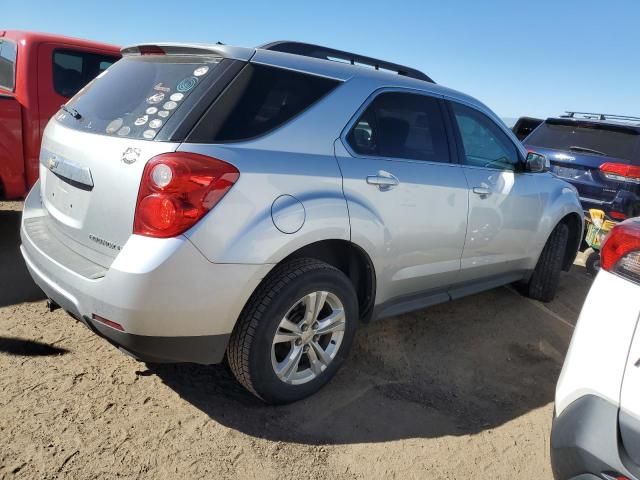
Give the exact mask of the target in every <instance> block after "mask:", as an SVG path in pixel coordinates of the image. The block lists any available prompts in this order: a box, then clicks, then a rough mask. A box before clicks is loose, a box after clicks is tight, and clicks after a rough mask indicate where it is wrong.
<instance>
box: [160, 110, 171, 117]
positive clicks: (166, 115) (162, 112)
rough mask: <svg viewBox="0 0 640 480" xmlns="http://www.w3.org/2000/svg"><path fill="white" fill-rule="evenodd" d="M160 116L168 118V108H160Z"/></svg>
mask: <svg viewBox="0 0 640 480" xmlns="http://www.w3.org/2000/svg"><path fill="white" fill-rule="evenodd" d="M158 116H159V117H162V118H167V117H168V116H169V112H167V111H166V110H160V111H159V112H158Z"/></svg>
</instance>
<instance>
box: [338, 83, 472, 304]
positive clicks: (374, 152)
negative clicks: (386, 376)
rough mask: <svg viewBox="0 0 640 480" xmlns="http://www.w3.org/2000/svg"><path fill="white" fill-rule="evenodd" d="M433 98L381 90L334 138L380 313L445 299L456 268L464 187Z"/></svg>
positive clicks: (354, 230)
mask: <svg viewBox="0 0 640 480" xmlns="http://www.w3.org/2000/svg"><path fill="white" fill-rule="evenodd" d="M441 103H442V101H441V99H439V98H435V97H431V96H427V95H422V94H418V93H408V92H403V91H397V90H392V91H384V92H382V93H379V94H378V95H377V96H376V97H375V98H374V99H370V101H369V102H367V103H366V104H365V106H363V107H362V109H361V112H360V113H358V114H357V115H356V116H355V119H354V120H353V121H352V123H351V124H350V126H349V127H347V129H346V131H345V134H344V135H343V137H342V138H341V139H338V140H337V141H336V142H335V153H336V157H337V160H338V163H339V165H340V169H341V171H342V175H343V189H344V194H345V197H346V199H347V204H348V207H349V216H350V222H351V235H352V240H353V241H354V242H355V243H356V244H359V245H361V246H363V248H365V249H366V250H367V251H369V253H370V255H371V258H372V260H373V263H374V267H375V269H376V276H377V283H378V285H377V294H376V303H377V304H378V305H380V304H386V305H384V306H382V307H381V308H382V310H381V311H380V312H379V315H381V316H388V315H392V314H396V313H400V311H402V310H403V309H405V310H406V309H408V308H404V307H403V305H405V306H406V305H409V304H410V302H414V303H413V304H412V308H415V307H416V306H426V305H428V304H429V303H436V302H438V301H445V300H448V295H447V293H446V288H447V287H448V285H450V284H451V283H452V282H454V281H455V280H456V278H457V276H458V273H459V270H460V255H461V253H462V248H463V245H464V238H465V231H466V226H467V225H466V224H467V208H468V207H467V203H468V186H467V182H466V179H465V176H464V173H463V172H462V169H461V168H460V166H459V165H456V164H454V163H450V152H449V142H448V137H447V132H446V129H445V126H444V121H445V118H444V115H443V111H442V105H441ZM425 294H427V295H425ZM415 302H425V303H424V304H422V303H420V304H418V303H415Z"/></svg>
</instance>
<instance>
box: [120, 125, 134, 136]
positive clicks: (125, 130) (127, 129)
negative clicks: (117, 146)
mask: <svg viewBox="0 0 640 480" xmlns="http://www.w3.org/2000/svg"><path fill="white" fill-rule="evenodd" d="M129 133H131V127H127V126H124V127H122V128H121V129H120V130H118V135H120V136H121V137H125V136H127V135H129Z"/></svg>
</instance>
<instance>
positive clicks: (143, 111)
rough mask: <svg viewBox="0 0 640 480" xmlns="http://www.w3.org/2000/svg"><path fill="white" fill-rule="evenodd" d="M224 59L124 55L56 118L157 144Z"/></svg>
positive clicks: (81, 91)
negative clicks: (165, 128)
mask: <svg viewBox="0 0 640 480" xmlns="http://www.w3.org/2000/svg"><path fill="white" fill-rule="evenodd" d="M220 60H221V58H220V57H213V56H211V57H208V56H200V55H198V56H193V55H167V56H159V55H149V56H135V57H124V58H123V59H122V60H120V61H118V62H116V63H115V64H113V65H112V66H111V67H109V68H108V69H107V70H105V71H104V72H102V73H101V74H100V75H98V77H96V79H95V80H93V81H92V82H91V83H89V84H88V85H87V86H86V87H84V88H83V89H82V90H80V91H79V92H78V94H77V95H76V96H74V97H73V98H72V99H71V100H70V101H69V102H68V103H67V104H66V107H68V108H67V109H61V110H60V111H59V112H58V113H57V114H56V117H55V118H56V119H57V120H58V121H59V122H60V123H62V124H64V125H66V126H68V127H71V128H74V129H77V130H82V131H88V132H92V133H99V134H103V135H109V136H116V137H125V138H140V139H146V140H153V139H154V138H155V137H156V135H157V134H158V132H159V131H160V130H162V127H163V126H164V125H165V124H166V122H167V120H168V119H169V118H170V117H171V116H173V115H175V114H176V112H178V111H179V110H180V107H181V105H182V104H183V103H184V101H185V99H186V98H187V97H188V96H189V95H192V94H193V92H195V91H197V90H198V88H199V86H200V84H201V83H202V82H203V80H204V79H205V78H206V79H208V78H210V77H211V76H213V75H215V74H216V67H217V66H218V64H219V62H220ZM76 112H77V113H76Z"/></svg>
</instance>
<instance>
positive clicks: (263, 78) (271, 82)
mask: <svg viewBox="0 0 640 480" xmlns="http://www.w3.org/2000/svg"><path fill="white" fill-rule="evenodd" d="M339 84H340V82H339V81H338V80H333V79H330V78H325V77H319V76H316V75H309V74H306V73H300V72H294V71H293V70H286V69H284V68H278V67H269V66H265V65H257V64H251V63H250V64H248V65H247V66H246V67H245V68H244V69H243V70H242V71H241V73H240V74H239V75H238V76H237V77H236V78H235V79H234V80H233V81H232V82H231V84H230V85H229V86H228V87H227V89H226V90H225V91H224V92H223V93H222V94H221V95H220V96H219V97H218V98H217V99H216V101H215V102H214V104H213V105H212V106H211V108H210V109H209V112H208V113H207V114H206V116H205V117H204V118H203V120H202V121H201V122H200V124H199V125H198V126H197V127H196V129H195V130H194V132H193V134H192V136H191V141H195V142H205V143H209V142H238V141H242V140H248V139H251V138H255V137H258V136H261V135H264V134H266V133H268V132H271V131H273V130H275V129H276V128H280V127H281V126H282V125H284V124H285V123H286V122H288V121H289V120H291V119H292V118H294V117H295V116H296V115H298V114H300V113H301V112H303V111H304V110H306V109H307V108H309V107H310V106H311V105H313V104H314V103H316V102H318V101H319V100H320V99H322V98H324V97H325V96H326V95H328V94H329V92H331V91H332V90H333V89H334V88H336V87H337V86H338V85H339Z"/></svg>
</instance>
